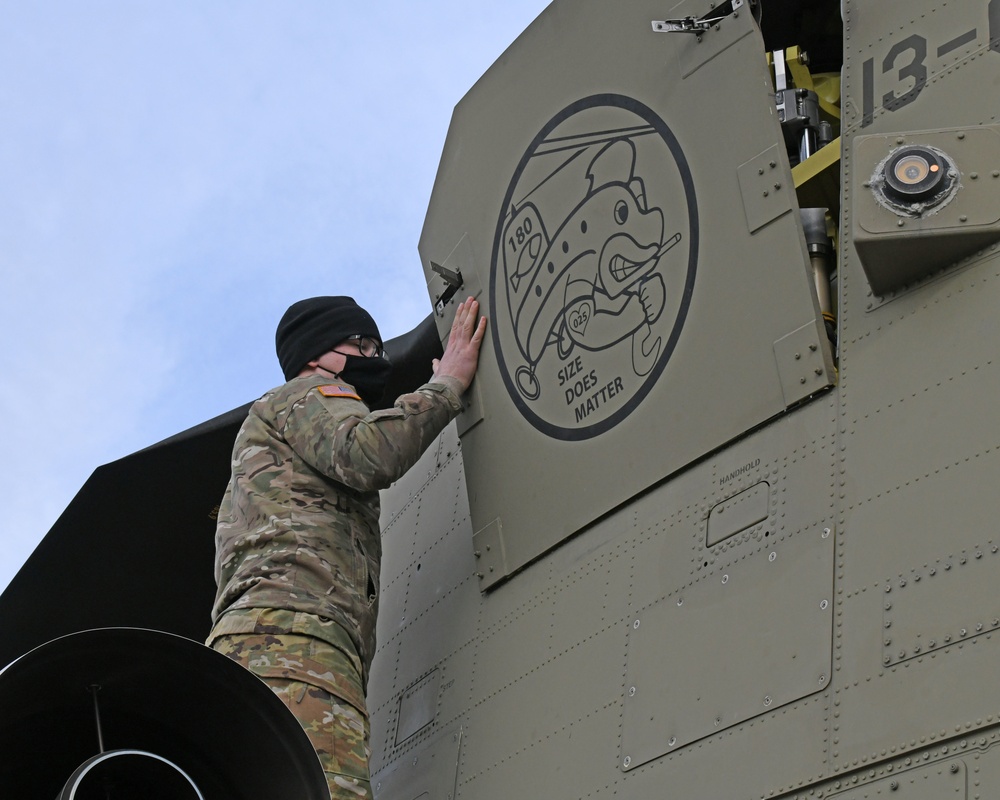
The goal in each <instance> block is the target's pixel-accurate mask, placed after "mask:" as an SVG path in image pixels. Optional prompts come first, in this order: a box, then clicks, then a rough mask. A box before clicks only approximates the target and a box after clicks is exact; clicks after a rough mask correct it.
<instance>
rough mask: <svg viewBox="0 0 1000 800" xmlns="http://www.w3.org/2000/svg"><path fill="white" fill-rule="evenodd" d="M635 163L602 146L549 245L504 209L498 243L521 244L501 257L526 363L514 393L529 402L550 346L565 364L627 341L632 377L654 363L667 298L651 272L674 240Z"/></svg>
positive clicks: (531, 214)
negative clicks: (578, 353)
mask: <svg viewBox="0 0 1000 800" xmlns="http://www.w3.org/2000/svg"><path fill="white" fill-rule="evenodd" d="M635 160H636V153H635V145H634V144H633V143H632V142H631V141H630V140H629V139H627V138H620V139H614V140H612V141H611V142H609V143H606V144H604V146H603V147H602V148H601V149H600V150H599V152H598V153H597V154H596V155H595V156H594V158H593V159H592V160H591V161H590V163H589V165H588V167H587V172H586V177H587V179H588V181H587V184H586V185H587V190H586V193H585V195H584V196H583V197H582V198H581V199H580V201H579V202H578V203H577V204H576V205H575V206H574V207H573V208H572V210H571V211H570V212H569V213H568V214H567V215H566V217H565V219H563V221H562V222H561V223H560V224H559V226H558V227H557V228H556V229H555V232H554V233H553V234H552V236H551V237H549V236H548V235H547V234H546V228H545V225H544V222H543V220H542V217H541V214H540V213H539V210H538V209H537V208H536V207H535V206H534V205H533V204H531V203H525V204H522V205H521V206H520V207H519V208H517V209H513V210H512V214H511V217H510V221H509V222H508V224H507V226H506V227H505V232H504V237H505V240H510V242H511V243H512V244H517V243H518V242H520V243H521V246H520V247H519V248H518V249H517V254H518V258H517V260H516V262H513V263H508V261H507V259H506V251H505V262H504V267H505V274H506V276H507V292H508V305H509V308H510V312H511V321H512V323H513V329H514V335H515V339H516V341H517V345H518V348H519V350H520V352H521V355H522V357H523V358H524V361H525V362H526V364H524V365H522V366H521V367H519V368H518V370H517V371H516V376H517V385H518V390H519V391H520V392H521V393H522V395H524V396H525V397H526V398H527V399H529V400H534V399H536V398H537V397H538V396H539V394H540V386H539V384H538V381H537V379H536V378H535V368H536V366H537V364H538V363H539V361H540V360H541V359H542V357H543V355H544V354H545V352H546V351H547V350H548V348H549V347H550V346H551V345H553V344H555V345H556V346H557V348H558V352H559V355H560V357H566V356H567V355H568V354H569V353H570V352H571V351H572V350H573V348H574V347H577V346H579V347H580V348H582V349H584V350H590V351H597V350H602V349H604V348H607V347H610V346H612V345H614V344H616V343H618V342H620V341H622V340H623V339H626V338H628V337H630V336H631V337H632V356H633V359H632V360H633V368H634V370H635V372H636V374H637V375H645V374H646V373H647V372H649V370H650V369H652V366H653V364H654V363H655V361H656V358H657V356H658V355H659V351H660V345H661V342H660V339H659V337H657V336H655V335H654V334H653V332H652V330H651V328H650V325H651V324H652V323H654V322H655V321H656V320H657V319H658V318H659V316H660V314H661V313H662V311H663V308H664V304H665V294H666V292H665V285H664V281H663V277H662V275H660V274H659V272H657V271H656V268H657V265H658V263H659V261H660V258H661V257H662V256H663V255H664V254H665V253H666V252H667V251H669V250H670V249H671V248H672V247H673V246H674V245H676V244H677V243H678V242H679V241H680V239H681V236H680V234H679V233H677V234H674V235H673V236H671V237H669V238H666V239H665V238H664V217H663V212H662V211H661V210H660V209H659V208H648V207H647V202H646V193H645V187H644V184H643V181H642V179H641V178H640V177H637V176H636V175H635ZM512 237H517V238H512ZM510 249H511V251H512V252H513V249H514V248H510Z"/></svg>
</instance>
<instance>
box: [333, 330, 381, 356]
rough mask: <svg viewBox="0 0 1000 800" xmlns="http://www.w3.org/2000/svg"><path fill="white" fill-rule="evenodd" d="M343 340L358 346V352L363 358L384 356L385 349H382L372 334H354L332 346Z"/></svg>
mask: <svg viewBox="0 0 1000 800" xmlns="http://www.w3.org/2000/svg"><path fill="white" fill-rule="evenodd" d="M343 342H349V343H350V344H352V345H354V346H355V347H357V348H358V352H359V353H361V355H362V356H364V357H365V358H385V350H383V349H382V342H380V341H379V340H378V339H376V338H375V337H374V336H362V335H361V334H356V335H354V336H348V337H346V338H345V339H343V340H342V341H341V342H338V344H337V345H336V346H335V347H334V350H335V351H336V347H337V346H339V345H340V344H343Z"/></svg>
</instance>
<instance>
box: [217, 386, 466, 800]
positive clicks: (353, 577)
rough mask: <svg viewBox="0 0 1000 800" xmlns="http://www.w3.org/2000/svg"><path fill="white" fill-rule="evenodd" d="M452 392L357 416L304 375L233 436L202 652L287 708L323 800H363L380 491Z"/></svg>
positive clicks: (438, 424) (416, 452)
mask: <svg viewBox="0 0 1000 800" xmlns="http://www.w3.org/2000/svg"><path fill="white" fill-rule="evenodd" d="M460 394H461V386H460V385H459V384H458V381H456V380H455V379H453V378H442V379H438V380H435V381H434V382H432V383H428V384H425V385H424V386H422V387H420V388H419V389H418V390H417V391H416V392H414V393H412V394H405V395H403V396H401V397H400V398H399V399H398V400H397V401H396V404H395V406H394V407H393V408H390V409H386V410H384V411H376V412H374V413H369V411H368V408H367V406H365V405H364V403H362V402H361V400H360V399H359V398H358V396H357V395H356V394H355V393H354V390H353V389H352V388H351V387H350V386H349V385H347V384H343V383H336V382H331V381H330V379H329V378H328V377H325V376H323V375H307V376H302V377H298V378H293V379H292V380H290V381H288V383H286V384H284V385H283V386H279V387H278V388H276V389H273V390H272V391H270V392H268V393H267V394H266V395H264V396H263V397H262V398H261V399H260V400H258V401H257V402H256V403H254V405H253V406H252V407H251V409H250V413H249V416H248V417H247V420H246V422H245V423H244V424H243V427H242V428H241V429H240V433H239V435H238V436H237V439H236V444H235V446H234V449H233V474H232V479H231V480H230V483H229V487H228V489H227V490H226V495H225V497H224V499H223V502H222V506H221V509H220V512H219V523H218V527H217V530H216V567H215V578H216V582H217V583H218V587H219V590H218V594H217V596H216V603H215V608H214V609H213V613H212V618H213V622H214V627H213V629H212V633H211V634H210V636H209V639H208V643H209V644H210V645H211V646H212V647H214V648H215V649H216V650H219V651H220V652H223V653H225V654H226V655H228V656H229V657H230V658H233V659H234V660H237V661H240V662H241V663H243V664H244V665H245V666H247V667H248V668H249V669H250V670H251V671H253V672H255V673H256V674H257V675H259V676H260V677H261V678H262V679H264V680H265V681H267V682H268V683H269V684H271V686H272V688H273V689H274V690H275V692H276V693H277V694H278V695H279V696H281V697H282V699H283V700H285V702H286V703H287V704H288V705H289V708H291V709H292V711H293V713H295V714H296V716H297V717H298V718H299V720H300V722H302V725H303V727H304V728H305V729H306V732H307V733H309V735H310V737H311V738H312V740H313V743H314V745H315V746H316V748H317V753H318V754H319V755H320V759H321V761H323V762H324V769H326V770H327V778H328V781H329V783H330V788H331V793H332V794H333V796H334V797H349V798H358V797H367V796H370V791H369V790H368V783H367V781H368V767H367V744H368V721H367V711H366V709H365V704H364V690H365V687H366V686H367V682H368V671H369V668H370V666H371V660H372V657H373V656H374V654H375V618H376V614H377V611H378V580H379V564H380V560H381V552H382V548H381V538H380V535H379V527H378V520H379V495H378V490H379V489H384V488H386V487H388V486H389V485H390V484H391V483H392V482H393V481H395V480H396V479H397V478H399V477H400V476H401V475H402V474H403V473H405V472H406V470H407V469H409V468H410V467H411V466H412V465H413V464H414V463H415V462H416V460H417V459H418V458H419V457H420V455H421V453H423V451H424V450H425V449H426V448H427V447H428V445H430V443H431V442H432V441H434V439H435V438H436V437H437V435H438V434H439V433H440V432H441V430H442V429H443V428H444V427H445V425H447V424H448V422H449V421H451V420H452V419H453V418H454V417H455V416H456V415H457V414H458V412H459V411H460V410H461V408H462V405H461V401H460V400H459V396H460ZM338 728H339V733H338V732H337V729H338ZM324 741H325V742H327V743H326V744H324ZM335 741H339V742H340V743H339V744H338V745H337V746H336V747H334V745H333V742H335ZM331 751H332V752H331Z"/></svg>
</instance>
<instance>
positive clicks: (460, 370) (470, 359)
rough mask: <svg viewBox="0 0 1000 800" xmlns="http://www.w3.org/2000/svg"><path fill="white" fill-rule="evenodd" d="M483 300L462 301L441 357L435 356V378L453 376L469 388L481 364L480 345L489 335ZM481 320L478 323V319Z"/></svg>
mask: <svg viewBox="0 0 1000 800" xmlns="http://www.w3.org/2000/svg"><path fill="white" fill-rule="evenodd" d="M478 315H479V301H477V300H473V299H472V298H471V297H470V298H469V299H468V300H466V301H465V302H464V303H460V304H459V306H458V311H456V312H455V321H454V322H453V323H452V325H451V333H450V334H449V335H448V346H447V347H445V349H444V354H443V355H442V356H441V359H440V360H438V359H436V358H435V359H434V364H433V366H434V377H435V378H439V377H445V376H448V377H452V378H455V379H456V380H457V381H458V382H459V383H461V384H462V391H463V392H464V391H465V390H466V389H468V388H469V384H470V383H472V378H473V377H474V376H475V374H476V368H477V367H478V366H479V348H480V346H481V345H482V343H483V338H484V337H485V336H486V317H479V316H478ZM477 317H478V319H479V322H478V323H477V322H476V319H477Z"/></svg>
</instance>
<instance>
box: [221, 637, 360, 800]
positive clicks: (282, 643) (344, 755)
mask: <svg viewBox="0 0 1000 800" xmlns="http://www.w3.org/2000/svg"><path fill="white" fill-rule="evenodd" d="M212 648H213V649H215V650H217V651H218V652H220V653H222V654H223V655H225V656H228V657H229V658H231V659H233V661H237V662H239V663H240V664H242V665H243V666H244V667H246V668H247V669H248V670H250V671H251V672H253V673H254V674H255V675H257V676H258V677H259V678H260V679H261V680H263V681H264V682H265V683H266V684H268V686H270V687H271V689H272V691H274V693H275V694H276V695H278V697H280V698H281V700H282V701H283V702H284V704H285V705H286V706H288V708H289V710H290V711H291V712H292V714H294V715H295V718H296V719H298V721H299V723H300V724H301V725H302V727H303V728H304V729H305V732H306V734H307V735H308V736H309V740H310V741H311V742H312V745H313V747H314V748H315V750H316V755H318V756H319V760H320V763H321V764H322V765H323V771H324V772H325V773H326V780H327V783H328V784H329V786H330V796H331V798H332V800H368V799H369V798H371V796H372V792H371V779H370V777H369V774H368V758H369V756H370V754H371V750H370V748H369V736H370V731H369V726H368V717H367V715H366V713H365V712H364V711H363V710H361V709H358V708H356V707H355V706H353V705H351V703H348V702H346V701H345V700H343V699H341V698H340V697H338V696H337V695H335V694H333V693H331V692H330V691H328V690H327V688H323V684H326V685H327V686H329V684H330V682H329V681H324V680H323V677H324V676H329V675H331V674H333V675H344V674H353V675H355V676H356V674H357V672H356V670H355V669H354V666H353V665H352V664H351V662H350V660H349V659H348V658H347V657H346V656H345V655H344V654H343V653H341V652H340V650H338V649H337V648H335V647H333V646H332V645H329V644H327V643H326V642H323V641H320V640H319V639H316V638H314V637H312V636H300V635H297V634H233V635H226V636H218V637H216V638H215V639H214V640H213V641H212ZM317 667H320V668H321V669H320V670H318V669H317ZM344 670H347V671H348V672H347V673H345V672H344ZM317 678H319V679H318V680H317ZM303 679H304V680H303ZM357 682H358V684H359V685H360V678H358V680H357ZM316 684H320V685H316ZM343 693H344V694H346V692H343Z"/></svg>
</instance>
